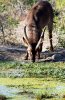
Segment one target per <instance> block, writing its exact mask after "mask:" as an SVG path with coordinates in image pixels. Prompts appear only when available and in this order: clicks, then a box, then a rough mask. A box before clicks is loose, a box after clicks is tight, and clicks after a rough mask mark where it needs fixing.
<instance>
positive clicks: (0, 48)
mask: <svg viewBox="0 0 65 100" xmlns="http://www.w3.org/2000/svg"><path fill="white" fill-rule="evenodd" d="M25 53H26V48H24V47H23V46H21V47H18V46H14V47H13V46H4V45H0V61H4V60H15V61H22V62H23V61H24V62H25V60H24V56H25ZM36 61H40V62H43V61H44V62H45V61H51V62H58V61H65V49H64V48H56V49H54V52H51V51H50V50H46V51H44V52H41V59H40V60H36Z"/></svg>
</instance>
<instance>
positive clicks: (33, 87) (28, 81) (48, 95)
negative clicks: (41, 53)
mask: <svg viewBox="0 0 65 100" xmlns="http://www.w3.org/2000/svg"><path fill="white" fill-rule="evenodd" d="M1 85H2V86H7V88H6V89H8V88H12V90H14V88H15V89H16V92H15V93H14V91H13V94H14V96H13V97H11V94H12V93H11V92H10V97H8V96H7V95H5V96H6V97H7V98H9V100H10V98H11V100H18V99H19V100H47V99H49V100H65V62H55V63H54V62H42V63H23V62H16V61H0V86H1ZM8 90H9V89H8ZM12 90H11V89H10V91H12ZM17 91H18V92H17ZM5 92H7V90H6V91H5ZM7 93H8V92H7ZM7 100H8V99H7Z"/></svg>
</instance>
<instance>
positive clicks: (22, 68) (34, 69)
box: [0, 61, 65, 80]
mask: <svg viewBox="0 0 65 100" xmlns="http://www.w3.org/2000/svg"><path fill="white" fill-rule="evenodd" d="M0 77H12V78H16V77H17V78H21V77H24V78H34V77H35V78H45V77H46V78H47V77H52V78H53V77H54V78H59V79H60V80H65V62H56V63H53V62H42V63H23V62H16V61H4V62H0Z"/></svg>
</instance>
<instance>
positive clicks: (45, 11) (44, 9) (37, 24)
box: [23, 1, 53, 62]
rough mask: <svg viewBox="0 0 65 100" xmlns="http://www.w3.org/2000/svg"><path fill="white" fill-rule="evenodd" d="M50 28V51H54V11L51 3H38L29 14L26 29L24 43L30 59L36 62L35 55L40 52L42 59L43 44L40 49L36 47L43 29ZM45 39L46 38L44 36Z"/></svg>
mask: <svg viewBox="0 0 65 100" xmlns="http://www.w3.org/2000/svg"><path fill="white" fill-rule="evenodd" d="M46 25H47V26H48V30H49V40H50V49H51V50H52V51H53V45H52V29H53V9H52V6H51V4H50V3H48V2H47V1H40V2H37V3H36V4H35V5H34V6H33V7H32V8H31V9H30V11H29V12H28V15H27V17H26V25H25V26H26V28H25V32H24V33H25V34H24V35H25V36H24V39H23V41H26V43H27V45H28V46H27V47H28V49H27V55H26V59H28V57H29V58H30V59H31V60H32V61H33V62H35V55H36V53H37V52H38V58H40V52H41V50H42V43H40V44H39V47H38V48H37V50H36V49H35V48H36V45H37V43H38V41H39V39H40V36H41V33H42V29H43V28H44V27H45V26H46ZM43 38H44V36H43Z"/></svg>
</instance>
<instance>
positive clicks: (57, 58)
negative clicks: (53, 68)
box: [52, 53, 63, 61]
mask: <svg viewBox="0 0 65 100" xmlns="http://www.w3.org/2000/svg"><path fill="white" fill-rule="evenodd" d="M62 59H63V56H62V55H61V54H58V53H57V54H54V55H52V60H54V61H60V60H62Z"/></svg>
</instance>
